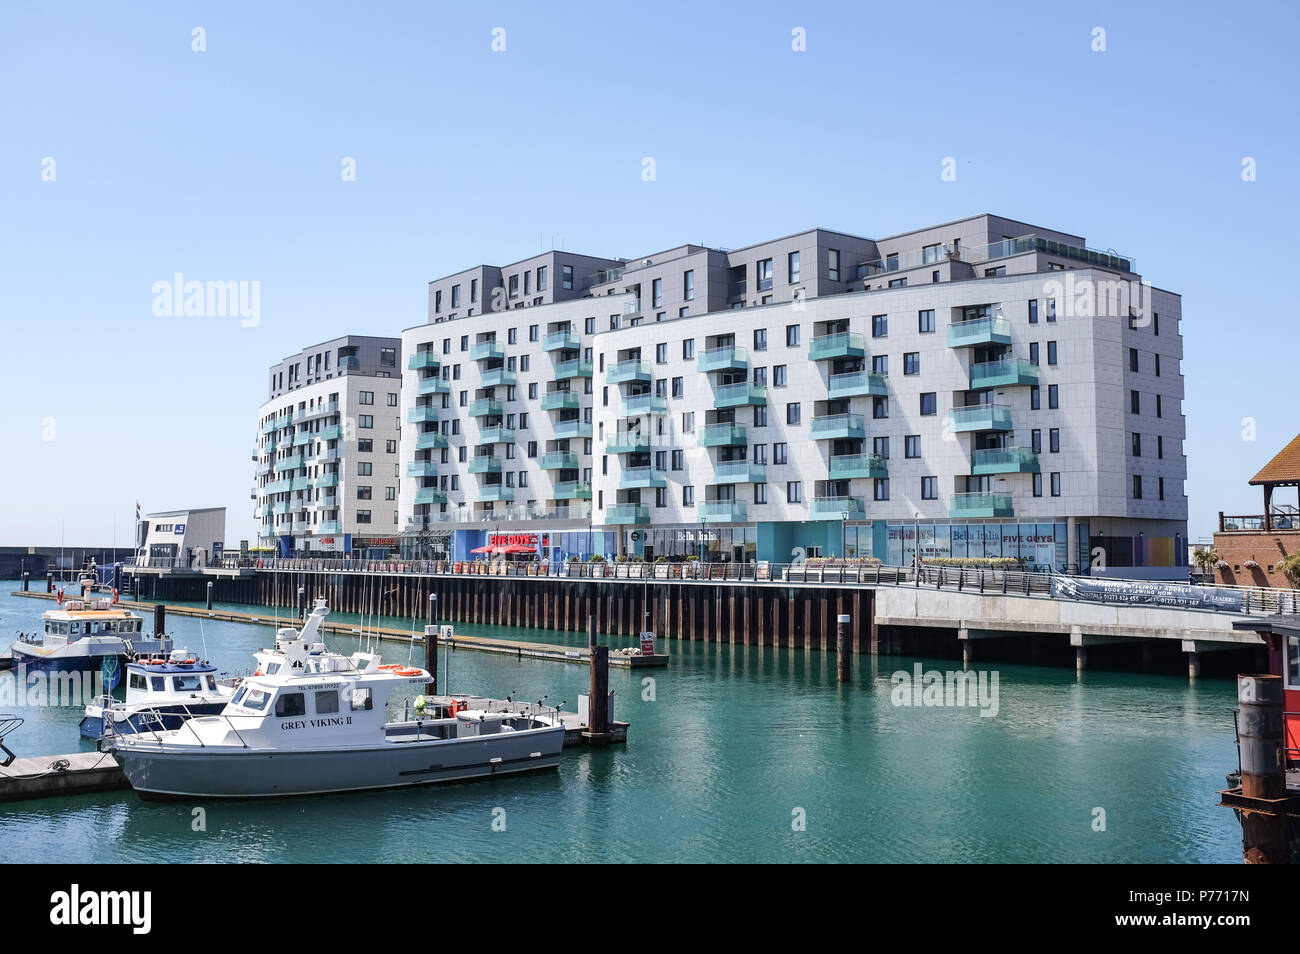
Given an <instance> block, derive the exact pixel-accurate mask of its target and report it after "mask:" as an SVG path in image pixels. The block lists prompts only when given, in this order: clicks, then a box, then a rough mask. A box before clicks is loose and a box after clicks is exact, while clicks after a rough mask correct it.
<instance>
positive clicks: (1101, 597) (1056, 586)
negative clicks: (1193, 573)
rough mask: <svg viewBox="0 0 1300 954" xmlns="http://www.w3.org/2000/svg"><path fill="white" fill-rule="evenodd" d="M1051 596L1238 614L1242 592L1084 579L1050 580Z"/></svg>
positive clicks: (1063, 578)
mask: <svg viewBox="0 0 1300 954" xmlns="http://www.w3.org/2000/svg"><path fill="white" fill-rule="evenodd" d="M1052 596H1054V597H1062V598H1067V599H1075V600H1090V601H1093V602H1098V603H1125V604H1129V605H1133V606H1139V605H1147V606H1174V607H1177V608H1179V609H1208V610H1235V611H1237V612H1240V611H1241V591H1240V590H1228V589H1219V588H1218V587H1214V586H1190V585H1188V584H1186V583H1164V582H1161V581H1159V580H1153V581H1151V582H1149V583H1147V582H1141V581H1134V580H1096V579H1087V578H1085V577H1073V576H1071V577H1053V578H1052Z"/></svg>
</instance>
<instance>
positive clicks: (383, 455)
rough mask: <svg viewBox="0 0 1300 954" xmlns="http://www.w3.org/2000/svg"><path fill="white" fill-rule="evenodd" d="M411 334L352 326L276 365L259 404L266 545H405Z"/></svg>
mask: <svg viewBox="0 0 1300 954" xmlns="http://www.w3.org/2000/svg"><path fill="white" fill-rule="evenodd" d="M401 354H402V343H401V340H400V339H398V338H376V337H369V336H364V335H348V336H345V337H342V338H335V339H333V340H331V341H325V342H322V343H321V344H318V345H315V346H314V347H311V348H307V349H305V350H303V351H302V352H300V353H298V354H295V355H292V356H290V357H288V358H285V359H284V360H283V361H281V362H279V363H278V364H276V365H273V366H272V367H271V370H270V386H269V389H268V393H269V399H268V400H267V401H266V403H264V404H263V405H262V406H261V407H260V408H259V409H258V439H257V444H256V447H255V450H254V452H253V460H254V461H255V462H256V464H257V470H256V475H255V487H254V490H253V499H254V501H255V515H256V517H257V519H258V522H259V524H260V531H259V534H258V537H259V540H258V542H259V544H260V545H262V546H264V547H267V546H273V547H275V548H276V551H277V553H278V554H279V555H282V556H293V555H324V556H331V555H342V554H344V553H351V554H354V555H356V556H358V557H361V556H372V555H373V556H383V555H387V554H388V553H389V552H391V551H392V550H393V549H394V548H395V547H396V546H397V545H398V512H397V491H398V486H399V484H398V473H399V463H398V461H399V457H398V449H399V448H398V441H399V439H400V436H401V429H400V422H399V415H400V413H401V398H400V394H401V386H402V378H401V371H400V363H399V362H400V360H401Z"/></svg>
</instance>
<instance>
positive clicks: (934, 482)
mask: <svg viewBox="0 0 1300 954" xmlns="http://www.w3.org/2000/svg"><path fill="white" fill-rule="evenodd" d="M921 499H922V500H938V499H939V478H938V477H922V478H921Z"/></svg>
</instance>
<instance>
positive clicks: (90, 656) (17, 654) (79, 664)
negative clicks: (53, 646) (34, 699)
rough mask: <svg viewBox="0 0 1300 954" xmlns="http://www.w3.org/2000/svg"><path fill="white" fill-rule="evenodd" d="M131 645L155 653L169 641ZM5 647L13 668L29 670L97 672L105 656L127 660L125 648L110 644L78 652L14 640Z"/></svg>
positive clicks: (121, 663) (165, 649) (164, 647)
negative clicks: (104, 649) (105, 648)
mask: <svg viewBox="0 0 1300 954" xmlns="http://www.w3.org/2000/svg"><path fill="white" fill-rule="evenodd" d="M73 646H74V647H75V646H76V644H75V643H74V644H73ZM133 646H134V648H135V650H136V652H138V653H145V654H147V653H158V652H164V651H167V650H169V649H170V648H171V641H170V640H157V639H142V640H139V641H138V642H136V643H133ZM96 648H98V647H96ZM9 649H10V653H11V654H12V656H13V668H14V669H17V668H18V667H19V666H25V667H26V668H27V670H28V671H29V672H46V673H72V672H99V671H100V667H102V666H103V664H104V660H105V659H116V660H117V663H118V665H119V666H121V665H125V663H126V662H127V656H126V652H125V648H123V647H120V646H118V647H114V651H108V652H93V651H90V647H86V650H87V651H85V652H78V651H76V649H68V648H60V649H57V650H53V651H51V650H43V649H42V648H41V647H40V646H39V645H37V644H31V643H25V642H23V641H22V640H18V641H16V642H14V643H13V644H12V645H11V646H10V647H9Z"/></svg>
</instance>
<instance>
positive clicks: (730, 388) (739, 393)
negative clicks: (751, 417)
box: [713, 384, 767, 410]
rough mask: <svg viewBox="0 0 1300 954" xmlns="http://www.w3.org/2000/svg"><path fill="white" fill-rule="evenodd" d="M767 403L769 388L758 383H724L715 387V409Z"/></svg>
mask: <svg viewBox="0 0 1300 954" xmlns="http://www.w3.org/2000/svg"><path fill="white" fill-rule="evenodd" d="M764 404H767V388H765V387H762V386H760V385H757V384H722V385H719V386H718V387H716V388H714V389H713V407H714V410H721V409H723V408H729V407H748V406H760V405H764Z"/></svg>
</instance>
